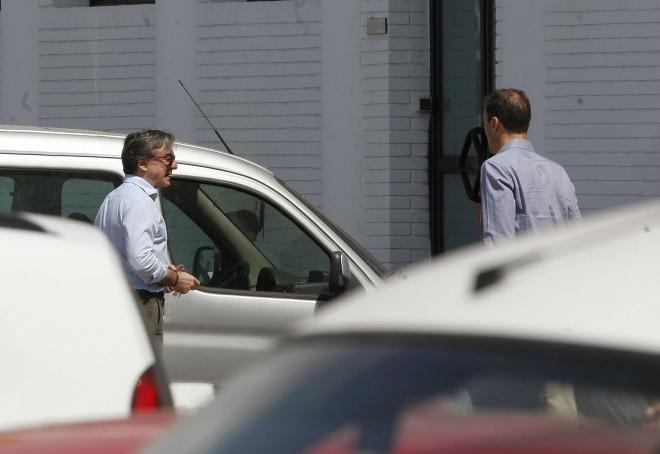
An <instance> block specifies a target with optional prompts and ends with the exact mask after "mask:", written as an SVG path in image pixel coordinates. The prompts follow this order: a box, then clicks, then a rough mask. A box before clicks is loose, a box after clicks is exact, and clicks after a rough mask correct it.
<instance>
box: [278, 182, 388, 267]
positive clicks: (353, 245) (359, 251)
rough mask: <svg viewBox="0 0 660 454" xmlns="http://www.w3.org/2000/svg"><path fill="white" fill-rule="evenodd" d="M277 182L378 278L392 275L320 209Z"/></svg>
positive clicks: (288, 187)
mask: <svg viewBox="0 0 660 454" xmlns="http://www.w3.org/2000/svg"><path fill="white" fill-rule="evenodd" d="M277 181H278V182H279V183H280V184H281V185H282V186H284V187H285V188H286V190H287V191H289V192H290V193H291V194H293V195H294V196H295V197H296V198H297V199H299V200H300V201H301V202H302V203H303V204H304V205H305V207H307V209H309V210H310V211H311V212H312V213H314V214H315V215H316V216H318V217H319V218H320V219H321V220H322V221H323V222H324V223H325V224H326V225H327V226H328V227H330V228H331V229H332V231H333V232H334V233H335V235H337V236H338V237H339V238H341V239H342V241H343V242H344V243H346V244H347V245H348V246H349V247H350V248H351V249H353V250H354V251H355V253H356V254H358V255H359V256H360V258H361V259H362V260H364V261H365V262H366V263H367V264H368V265H369V266H370V267H371V269H373V270H374V272H375V273H376V274H378V276H380V277H381V278H383V277H385V276H387V275H389V274H391V272H390V271H389V270H388V269H387V268H386V267H385V266H384V265H383V264H382V263H380V262H379V261H378V259H377V258H376V257H374V256H373V255H371V253H370V252H369V251H367V250H366V249H365V248H364V247H362V246H361V245H360V243H358V242H357V241H355V240H354V239H353V237H351V236H350V235H349V234H348V233H346V232H344V231H343V230H342V229H341V227H339V226H338V225H336V224H335V223H333V222H332V221H331V220H330V219H328V218H327V217H326V216H325V215H324V214H323V213H321V212H320V211H319V210H318V209H316V207H314V205H312V204H311V203H309V201H308V200H307V199H305V197H304V196H303V195H302V194H299V193H298V192H296V190H295V189H293V188H291V187H290V186H288V185H287V184H286V183H285V182H284V181H282V180H280V179H278V180H277Z"/></svg>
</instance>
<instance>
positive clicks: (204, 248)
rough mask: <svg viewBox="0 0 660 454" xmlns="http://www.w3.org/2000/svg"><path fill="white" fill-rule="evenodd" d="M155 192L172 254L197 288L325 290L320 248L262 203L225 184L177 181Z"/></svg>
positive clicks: (326, 264)
mask: <svg viewBox="0 0 660 454" xmlns="http://www.w3.org/2000/svg"><path fill="white" fill-rule="evenodd" d="M162 194H163V197H164V198H165V199H166V202H165V203H164V204H163V213H164V216H165V220H166V222H167V228H168V237H169V241H168V243H169V244H170V248H171V253H172V259H173V260H174V262H176V263H183V264H184V265H185V266H186V267H187V268H188V269H189V270H192V271H193V272H194V273H195V275H196V276H197V277H198V278H199V279H200V282H201V283H202V285H203V286H205V287H209V288H217V289H231V290H244V291H253V292H269V293H286V294H290V295H305V296H313V297H316V296H318V295H320V294H323V293H327V287H328V275H329V271H330V257H329V254H328V252H327V251H325V250H324V249H323V248H322V247H320V246H319V245H318V244H317V243H316V242H315V241H314V240H313V239H312V238H311V237H310V236H309V235H308V234H307V232H305V231H304V230H303V229H301V228H300V227H299V226H298V225H297V224H296V223H295V222H293V221H292V220H291V219H290V218H289V217H288V216H287V215H285V214H284V213H283V212H282V211H281V210H280V209H279V208H278V207H276V206H275V205H273V204H271V203H270V202H269V201H267V200H264V199H261V198H259V197H258V196H256V195H254V194H252V193H250V192H248V191H244V190H241V189H237V188H234V187H230V186H223V185H214V184H207V183H196V182H192V181H185V180H179V179H177V180H174V181H173V184H172V186H171V187H169V188H167V189H164V190H163V191H162Z"/></svg>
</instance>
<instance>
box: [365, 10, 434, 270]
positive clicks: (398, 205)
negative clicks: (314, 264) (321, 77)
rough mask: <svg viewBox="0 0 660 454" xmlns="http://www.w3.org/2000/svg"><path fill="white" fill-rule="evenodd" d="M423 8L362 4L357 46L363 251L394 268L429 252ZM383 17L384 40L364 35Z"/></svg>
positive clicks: (426, 61) (425, 20)
mask: <svg viewBox="0 0 660 454" xmlns="http://www.w3.org/2000/svg"><path fill="white" fill-rule="evenodd" d="M427 7H428V2H426V1H423V0H390V1H384V0H383V1H378V0H363V1H362V16H363V24H364V29H365V30H364V34H363V36H364V38H363V40H362V62H363V87H364V88H363V93H364V100H365V103H364V124H365V153H364V154H365V158H364V171H363V179H362V181H363V183H362V184H363V189H362V192H363V207H364V218H363V223H362V233H363V235H364V238H365V239H364V242H365V245H366V246H367V247H368V248H369V249H370V250H371V251H372V252H373V253H374V254H375V255H376V256H377V257H378V258H379V259H380V260H382V261H383V262H385V263H387V264H388V265H389V266H390V267H392V268H398V267H401V266H405V265H408V264H410V263H411V262H413V261H418V260H421V259H424V258H427V257H428V256H429V254H430V243H429V231H428V225H429V224H428V222H429V210H428V208H429V207H428V175H427V169H428V160H427V153H428V151H427V143H428V132H427V131H428V116H427V114H423V113H419V112H418V111H417V109H418V103H419V98H421V97H427V96H429V92H428V90H429V71H430V67H429V47H428V46H429V37H428V10H427ZM372 16H373V17H387V18H388V23H389V28H388V34H387V35H386V36H383V35H374V36H369V35H367V33H366V21H367V19H368V18H369V17H372Z"/></svg>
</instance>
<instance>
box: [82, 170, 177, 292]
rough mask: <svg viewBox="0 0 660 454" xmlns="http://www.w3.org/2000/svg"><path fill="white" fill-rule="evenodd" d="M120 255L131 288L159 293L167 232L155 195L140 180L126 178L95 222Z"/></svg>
mask: <svg viewBox="0 0 660 454" xmlns="http://www.w3.org/2000/svg"><path fill="white" fill-rule="evenodd" d="M94 224H96V226H97V227H99V228H100V229H101V230H103V231H104V232H105V234H106V235H107V236H108V238H110V241H111V242H112V244H114V246H115V248H116V249H117V251H118V252H119V255H120V257H121V260H122V264H123V265H124V270H125V271H126V274H127V275H128V280H129V283H130V285H131V287H133V288H135V289H143V290H148V291H150V292H159V291H162V290H163V286H162V285H160V284H157V282H159V281H161V280H163V279H164V278H165V276H166V275H167V265H168V264H169V263H170V259H169V254H168V252H167V229H166V227H165V220H164V219H163V215H162V213H161V210H160V202H159V200H158V191H157V190H156V188H154V187H153V186H152V185H150V184H149V183H148V182H147V181H145V180H144V179H143V178H141V177H138V176H135V175H126V178H125V179H124V182H123V183H122V184H121V186H119V187H118V188H116V189H115V190H113V191H112V192H111V193H110V194H108V195H107V196H106V198H105V200H104V201H103V203H102V204H101V207H100V208H99V212H98V214H97V215H96V220H95V221H94Z"/></svg>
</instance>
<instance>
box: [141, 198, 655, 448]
mask: <svg viewBox="0 0 660 454" xmlns="http://www.w3.org/2000/svg"><path fill="white" fill-rule="evenodd" d="M659 270H660V204H659V203H658V202H653V203H652V204H647V205H642V206H637V207H633V208H627V209H623V210H619V211H614V212H612V213H608V214H606V215H603V216H598V217H592V218H590V219H589V220H585V221H584V222H582V223H581V224H577V225H573V226H571V227H569V228H566V229H558V230H554V231H549V232H546V233H542V234H538V235H530V236H527V237H521V238H519V240H517V241H513V242H510V243H509V244H502V245H501V247H494V248H491V249H488V248H484V247H473V248H470V249H466V250H464V251H461V252H458V253H456V254H453V255H449V256H446V257H445V258H443V259H440V260H438V261H437V262H435V263H432V264H430V265H424V266H419V267H418V268H414V269H411V270H409V271H407V272H404V273H402V276H401V279H396V280H393V281H392V282H389V283H386V284H385V285H384V286H382V287H381V288H380V289H379V290H378V291H377V292H374V293H372V294H371V295H353V296H347V297H346V298H345V299H344V300H343V301H341V302H337V303H336V304H335V305H332V306H330V307H328V308H327V309H326V310H324V311H321V313H320V314H319V315H318V317H316V318H315V319H314V320H312V321H309V322H308V323H304V324H303V326H301V327H299V328H298V329H297V330H296V331H295V333H293V334H292V335H290V336H289V338H288V339H287V340H286V341H285V342H283V343H282V344H281V346H280V347H279V348H278V349H277V350H276V352H275V353H273V354H272V355H271V356H270V357H269V358H268V359H267V360H264V361H261V362H260V364H259V365H256V366H254V367H253V368H252V369H251V370H250V371H249V372H248V373H244V374H239V375H237V376H236V377H235V379H234V380H233V381H231V382H230V383H228V384H227V386H226V387H225V390H224V391H223V392H222V393H221V394H220V395H219V396H218V398H217V400H216V401H215V402H213V403H212V404H211V405H210V406H209V407H207V408H206V409H204V410H202V411H200V412H199V413H198V414H197V415H194V416H193V417H191V418H190V419H188V420H185V421H182V422H181V424H180V425H178V426H177V427H175V428H174V429H173V430H172V431H171V432H170V433H168V434H167V435H166V436H165V437H164V438H163V439H162V440H160V441H158V442H157V443H156V444H155V445H154V446H153V447H152V448H151V449H150V450H149V451H148V452H150V453H161V452H187V453H212V452H222V453H226V454H233V453H241V454H245V453H258V452H269V453H298V452H306V453H307V452H383V453H389V452H403V451H405V452H410V453H417V452H423V453H431V452H434V453H435V452H438V453H440V452H491V451H488V448H489V447H490V448H496V447H497V446H500V447H503V446H509V447H510V448H508V449H507V448H502V449H501V452H509V450H510V449H513V450H517V451H520V452H538V449H540V448H538V447H537V448H530V447H529V446H532V445H533V443H532V444H531V445H525V443H526V440H527V442H530V441H531V440H535V439H538V438H543V437H544V436H546V437H547V439H548V441H546V442H545V443H546V445H544V446H545V449H543V452H568V451H562V450H561V449H560V447H561V446H562V443H563V441H565V440H564V439H563V437H564V436H567V437H574V436H575V434H579V433H583V434H585V435H588V434H592V435H593V434H596V433H600V435H598V436H597V437H595V439H600V440H608V439H610V441H605V442H603V444H594V443H593V441H589V440H588V438H589V436H585V437H584V438H583V440H584V443H585V445H584V446H582V449H580V448H579V445H578V448H576V450H575V451H572V450H571V451H570V452H657V448H658V445H659V444H660V442H659V440H658V434H657V432H656V433H654V432H652V431H651V432H649V431H645V430H641V429H642V427H643V426H646V425H650V426H659V424H658V423H659V422H660V329H659V328H658V326H659V320H660V279H658V273H659ZM411 418H412V419H411ZM420 418H421V419H420ZM413 420H414V421H415V422H414V424H413ZM425 421H426V422H425ZM411 424H413V425H412V426H411ZM567 428H568V429H569V430H567ZM470 431H473V432H474V437H472V438H471V437H470V433H469V432H470ZM433 433H435V434H437V435H438V436H437V437H435V438H434V437H429V434H433ZM571 433H573V434H571ZM255 434H258V436H255ZM425 434H426V435H425ZM553 434H554V435H553ZM553 436H554V438H556V439H557V440H559V441H560V443H559V444H553V442H552V441H551V440H552V438H553ZM535 437H536V438H535ZM571 439H573V440H574V438H571ZM415 440H417V441H418V443H414V441H415ZM421 440H426V442H421ZM623 440H628V441H629V442H631V446H634V445H635V443H634V442H633V441H634V440H638V441H639V442H640V444H638V445H637V448H638V449H639V451H637V450H636V449H632V448H630V450H628V449H622V450H618V449H619V448H613V446H618V443H619V442H621V441H623ZM642 440H645V441H644V442H643V443H642ZM407 443H412V444H411V445H410V446H411V447H408V449H403V447H405V446H406V444H407ZM548 443H549V444H548ZM623 444H625V443H623ZM412 446H416V448H413V447H412ZM511 446H517V447H518V448H517V449H516V448H511ZM524 446H527V448H524ZM521 447H523V448H521ZM619 447H620V446H619ZM397 448H400V449H401V451H399V450H398V449H397ZM477 448H483V450H482V449H477ZM452 449H454V450H455V451H453V450H452ZM470 449H473V450H470ZM497 452H500V451H499V450H498V451H497Z"/></svg>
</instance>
